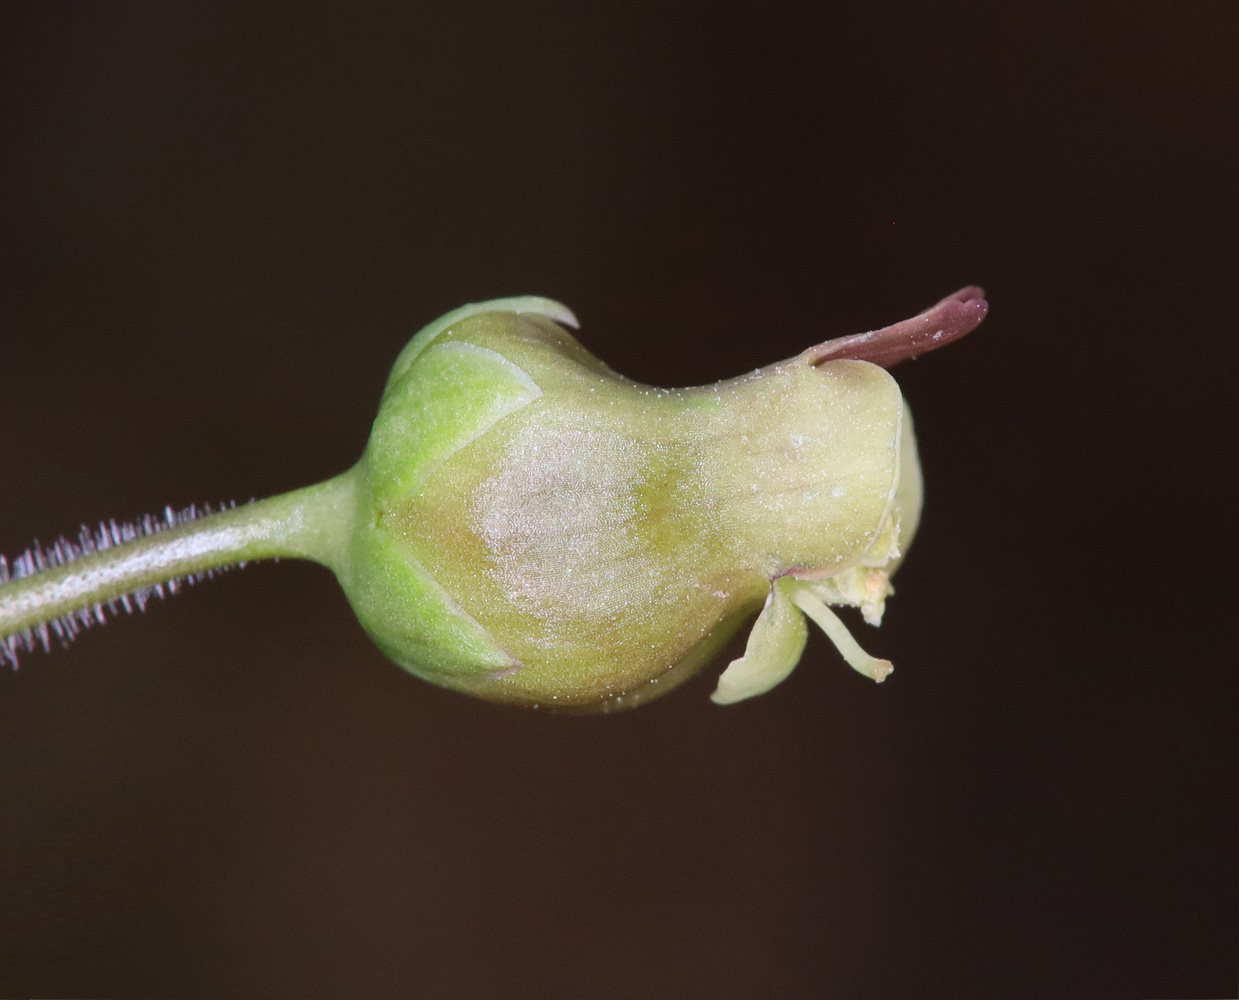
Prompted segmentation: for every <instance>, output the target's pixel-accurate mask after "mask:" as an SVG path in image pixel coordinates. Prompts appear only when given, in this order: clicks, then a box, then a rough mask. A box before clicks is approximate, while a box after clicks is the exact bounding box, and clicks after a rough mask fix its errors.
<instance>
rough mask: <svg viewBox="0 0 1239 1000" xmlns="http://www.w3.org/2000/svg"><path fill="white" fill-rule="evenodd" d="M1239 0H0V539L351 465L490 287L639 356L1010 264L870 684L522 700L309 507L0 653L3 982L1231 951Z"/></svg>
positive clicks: (385, 977)
mask: <svg viewBox="0 0 1239 1000" xmlns="http://www.w3.org/2000/svg"><path fill="white" fill-rule="evenodd" d="M1237 22H1239V8H1236V6H1235V5H1234V4H1232V3H1199V4H1191V5H1186V6H1184V7H1182V8H1180V9H1177V10H1174V11H1172V10H1171V8H1170V7H1169V6H1168V5H1144V4H1139V3H1137V4H1130V3H1124V4H1118V3H1108V4H1107V3H1102V4H1095V5H1081V6H1079V7H1069V8H1065V9H1058V10H1056V11H1054V12H1050V11H1048V10H1046V9H1043V7H1042V5H1040V4H1034V3H1031V2H1023V0H1018V2H1013V3H1007V4H992V5H975V6H974V5H950V4H948V5H945V6H944V5H941V4H934V5H911V4H903V5H900V4H895V5H886V6H883V7H881V8H880V9H872V10H869V11H867V12H865V13H857V11H856V10H855V9H854V8H853V7H852V6H851V5H848V6H846V7H845V6H843V5H840V6H838V7H836V6H834V5H818V4H806V3H801V4H795V3H780V2H767V3H762V4H760V5H759V4H756V3H747V4H746V3H740V4H726V3H724V4H714V5H706V6H703V5H701V4H698V3H692V4H690V3H688V2H685V0H672V2H670V3H651V2H643V0H634V2H629V3H626V4H622V5H615V4H601V5H596V6H588V5H580V4H574V3H568V2H565V0H523V2H521V3H490V4H482V5H478V6H464V5H460V6H453V7H449V6H448V5H444V4H441V5H429V4H416V3H414V4H399V5H396V4H392V5H382V4H380V5H374V6H368V5H367V6H362V7H358V6H354V5H345V4H339V5H325V4H322V5H299V4H287V3H265V4H241V3H211V2H195V0H191V2H185V3H177V4H164V3H129V2H126V3H114V4H92V3H63V2H39V3H37V4H36V3H30V4H24V5H23V4H6V5H4V7H3V10H2V12H0V463H3V465H2V467H3V474H2V475H0V551H2V552H6V553H8V554H9V555H10V557H11V556H13V555H14V554H16V553H17V552H19V551H21V550H22V549H24V548H25V547H26V546H27V545H28V544H30V542H31V541H32V540H33V539H34V538H36V537H37V538H40V539H42V540H44V541H50V540H52V539H53V538H54V537H55V536H57V535H58V534H60V533H62V532H66V533H72V532H74V531H76V527H77V525H78V524H80V523H82V522H94V521H97V520H98V519H101V518H109V517H133V516H135V515H139V514H142V513H145V512H149V511H157V510H161V509H162V507H163V506H164V504H172V505H174V506H184V505H187V504H189V503H191V502H201V501H220V500H227V499H236V500H246V499H249V498H251V497H261V496H266V495H269V494H272V493H276V492H280V491H283V490H287V489H291V488H293V487H297V486H301V485H304V484H307V483H310V482H313V481H317V480H320V479H324V478H326V477H328V476H331V475H333V474H335V473H337V472H339V471H341V470H343V469H344V468H346V467H347V466H349V465H350V464H352V462H353V461H355V460H356V458H357V456H358V455H359V453H360V452H361V449H362V447H363V445H364V443H365V440H366V437H367V434H368V430H369V424H370V421H371V420H372V418H373V414H374V410H375V407H376V403H377V400H378V397H379V393H380V390H381V388H382V385H383V381H384V378H385V376H386V373H387V370H388V367H389V366H390V364H391V362H392V361H393V359H394V358H395V356H396V353H397V352H398V351H399V349H400V347H401V346H402V345H403V344H404V342H405V341H406V340H407V338H408V337H409V336H410V335H411V334H412V333H413V332H414V331H415V330H416V329H417V328H418V327H419V326H421V325H422V324H424V323H426V322H428V321H430V320H432V319H434V318H435V317H436V316H438V315H439V314H440V313H443V312H445V311H446V310H448V309H450V308H453V307H455V306H457V305H460V304H461V303H464V302H468V301H477V300H480V299H486V298H492V297H496V296H503V295H515V294H525V293H534V294H541V295H547V296H551V297H554V298H558V299H561V300H563V301H564V302H566V303H568V304H569V305H570V306H571V307H572V308H573V309H575V310H576V312H577V314H578V315H579V316H580V318H581V320H582V331H581V339H582V341H583V342H584V343H585V344H586V345H587V346H589V347H590V348H591V349H592V350H593V351H595V352H596V353H597V354H598V355H599V356H601V357H602V358H603V359H605V360H606V361H607V362H608V363H609V364H611V365H612V366H613V367H614V368H616V369H617V370H619V371H621V372H623V373H625V374H627V375H629V376H631V377H633V378H637V379H640V380H643V381H646V382H651V383H655V384H659V385H683V384H697V383H702V382H707V381H713V380H715V379H718V378H722V377H727V376H731V375H735V374H739V373H741V372H743V371H746V370H748V369H751V368H753V367H756V366H758V365H761V364H765V363H768V362H771V361H774V360H776V359H779V358H782V357H785V356H790V355H792V354H794V353H796V352H798V351H800V350H801V349H802V348H804V347H806V346H807V345H809V344H811V343H814V342H817V341H819V340H822V339H824V338H826V337H829V336H835V335H840V334H846V333H853V332H858V331H861V330H867V329H872V328H876V327H879V326H882V325H885V324H888V323H891V322H894V321H896V320H900V319H903V318H905V317H907V316H910V315H912V314H913V313H915V312H917V311H919V310H920V309H922V308H924V307H925V306H928V305H930V304H931V303H933V302H935V301H937V300H938V299H939V298H941V297H942V296H944V295H946V294H948V293H950V292H952V291H954V290H955V289H956V288H958V287H960V286H961V285H965V284H969V283H974V282H975V283H979V284H982V285H984V286H985V287H986V289H987V291H988V293H989V298H990V302H991V312H990V317H989V319H988V320H987V321H986V322H985V324H984V325H983V326H982V328H981V329H980V331H979V332H978V333H976V334H974V335H973V336H972V337H970V338H969V339H968V340H966V341H964V342H962V343H960V344H958V345H955V346H952V347H951V348H949V349H948V350H946V351H943V352H941V353H939V354H934V355H931V356H929V357H926V358H924V359H921V360H919V361H916V362H912V363H910V364H905V365H903V366H901V367H900V368H898V369H896V375H897V377H898V378H899V380H900V383H901V385H902V386H903V388H904V391H905V393H906V395H907V397H908V398H909V400H910V403H911V405H912V408H913V410H914V412H915V414H916V417H917V424H918V429H919V435H920V442H921V449H922V459H923V462H924V466H925V471H926V478H927V506H926V514H925V519H924V522H923V524H922V527H921V533H920V535H919V537H918V539H917V542H916V545H915V547H914V549H913V551H912V554H911V557H910V559H909V561H908V562H907V564H906V566H905V567H904V568H903V569H902V571H901V573H900V576H899V579H898V585H899V594H898V596H897V597H896V598H894V599H893V600H892V602H891V603H890V605H889V607H888V611H887V618H886V623H885V624H884V626H883V627H882V629H881V631H879V632H874V631H872V630H868V629H865V628H864V627H863V626H859V628H860V629H861V631H858V633H857V634H858V637H859V638H860V639H861V640H862V642H863V644H864V645H865V646H866V647H867V648H868V649H869V650H870V651H871V652H873V653H875V654H876V655H879V656H885V657H889V658H890V659H892V660H893V661H894V662H895V664H896V666H897V672H896V673H895V675H894V677H893V678H892V679H891V680H890V681H889V682H888V683H887V684H885V685H883V686H882V687H880V688H878V687H875V686H873V685H872V684H871V683H870V682H868V681H865V680H864V679H863V678H861V677H860V676H858V675H857V674H855V673H853V672H852V671H851V670H849V669H848V668H847V667H846V666H845V665H844V664H843V663H842V662H841V661H840V660H839V658H838V656H837V655H836V654H835V652H834V651H833V649H832V648H830V646H829V644H828V643H827V642H826V641H825V640H824V638H823V637H821V636H819V635H814V636H813V638H812V639H811V641H810V646H809V649H808V651H807V653H806V657H805V660H804V661H803V662H802V664H801V667H800V669H798V670H797V671H796V672H795V673H794V674H793V675H792V677H791V678H790V679H789V680H788V681H787V682H786V683H784V684H783V685H782V686H781V687H779V688H777V689H776V690H775V691H773V692H771V693H770V694H769V695H767V696H765V697H762V698H759V699H756V700H754V701H751V702H747V703H744V704H742V705H737V706H735V707H731V708H727V709H721V708H717V707H715V706H714V705H712V704H711V703H710V702H709V700H708V695H709V692H710V691H711V690H712V689H713V683H714V678H715V677H716V675H717V673H718V670H719V667H720V666H721V663H722V662H725V661H726V656H727V655H737V648H736V646H735V644H733V646H732V648H731V649H730V650H729V652H728V654H725V656H724V657H723V658H721V662H720V663H719V664H716V665H714V666H712V667H710V668H708V669H707V670H706V671H705V672H704V673H703V675H702V676H701V677H700V678H698V680H697V681H695V682H694V683H691V684H689V685H687V686H685V687H683V688H681V689H679V690H678V691H676V692H675V693H674V694H672V695H669V696H668V697H667V698H665V699H664V700H661V701H659V702H656V703H654V704H651V705H648V706H647V707H642V708H640V709H638V710H636V711H634V712H632V713H627V714H621V715H617V716H612V717H585V718H565V717H553V716H548V715H544V714H537V713H532V712H522V711H518V710H515V709H511V708H503V707H497V706H492V705H488V704H485V703H481V702H475V701H471V700H468V699H466V698H464V697H461V696H458V695H454V694H450V693H447V692H444V691H441V690H438V689H436V688H433V687H430V686H428V685H427V684H424V683H422V682H420V681H416V680H414V679H412V678H410V677H408V676H407V675H405V674H404V673H403V672H402V671H400V670H399V669H398V668H396V667H395V666H393V665H392V664H391V663H389V662H388V661H386V660H385V659H384V658H383V656H382V655H381V654H380V653H379V652H378V651H377V650H376V649H374V648H373V647H372V646H371V644H370V642H369V641H368V639H367V638H366V636H365V635H364V634H363V633H362V631H361V629H360V628H359V627H358V626H357V625H356V623H355V622H354V620H353V618H352V615H351V613H350V611H349V608H348V606H347V605H346V603H345V601H344V599H343V597H342V595H341V593H340V592H339V589H338V588H337V586H336V584H335V582H334V580H333V579H332V578H331V576H330V575H329V573H327V571H325V570H322V569H320V568H318V567H316V566H312V565H308V564H298V563H289V562H285V563H282V564H279V565H261V566H257V567H253V568H249V569H246V570H245V571H244V572H240V573H231V574H228V575H227V576H225V577H224V578H222V579H219V580H216V581H214V582H212V583H210V584H208V585H203V586H200V587H195V588H193V589H191V590H190V591H189V592H188V593H185V594H183V595H181V596H179V597H177V598H175V599H173V600H170V601H168V602H165V603H160V604H157V606H155V607H153V608H152V609H150V610H149V611H148V612H147V613H146V614H145V615H143V616H141V617H140V618H138V619H129V618H125V619H123V620H119V621H116V622H114V623H113V624H111V625H110V626H109V627H108V628H107V629H106V630H103V631H98V630H96V631H94V632H92V633H90V634H88V635H86V636H84V637H83V638H81V639H79V640H78V641H77V642H76V643H75V644H74V645H73V647H72V648H70V649H68V650H64V651H57V652H55V653H54V654H53V655H50V656H46V655H42V654H38V655H30V656H28V657H26V658H24V659H23V661H22V664H21V669H20V670H19V671H17V672H11V671H0V926H3V927H4V928H5V930H4V931H3V945H2V946H0V994H2V995H5V996H7V995H10V994H12V995H17V994H21V993H23V992H25V993H29V992H34V993H36V994H37V995H41V996H92V997H104V996H108V997H111V996H118V997H119V996H123V997H148V996H149V997H162V996H169V997H171V996H176V997H191V996H212V997H250V996H253V997H311V996H313V997H317V996H323V997H337V996H338V997H345V996H365V997H376V998H385V997H392V998H396V997H401V998H403V997H410V996H427V997H446V998H453V997H487V996H504V997H574V996H588V997H593V998H607V997H630V996H637V995H640V996H653V997H664V996H665V997H697V996H700V997H717V998H724V997H936V996H945V995H953V996H962V997H973V996H976V997H981V996H1002V997H1030V998H1031V997H1037V998H1045V997H1116V998H1117V997H1135V996H1146V997H1222V996H1232V997H1233V996H1234V995H1235V994H1236V992H1237V990H1239V986H1237V985H1236V937H1237V933H1239V927H1237V921H1236V884H1237V871H1236V850H1235V834H1236V820H1237V819H1239V817H1237V815H1236V813H1237V810H1236V801H1237V796H1236V787H1235V784H1236V783H1235V776H1236V768H1235V759H1236V757H1235V744H1234V730H1235V726H1234V719H1235V708H1236V699H1235V695H1236V680H1235V655H1234V652H1235V640H1236V638H1237V637H1236V634H1235V629H1234V610H1233V609H1234V598H1235V596H1236V595H1235V590H1234V586H1233V584H1232V582H1231V580H1230V572H1231V568H1230V566H1229V565H1228V559H1227V552H1228V550H1230V551H1233V550H1231V545H1232V544H1233V542H1232V540H1231V539H1230V535H1231V534H1232V531H1231V527H1230V525H1231V521H1232V520H1233V516H1232V515H1231V513H1230V506H1231V504H1230V500H1229V497H1228V494H1227V493H1224V494H1223V497H1222V499H1221V500H1219V499H1218V498H1217V497H1215V496H1214V495H1213V494H1212V493H1210V492H1209V489H1212V485H1213V484H1215V483H1217V482H1218V481H1219V480H1221V479H1223V478H1224V475H1225V471H1224V470H1225V469H1226V468H1231V469H1232V471H1233V468H1234V464H1235V458H1236V455H1235V441H1236V436H1235V433H1234V427H1233V424H1232V425H1230V427H1229V429H1228V428H1227V426H1226V425H1225V424H1224V423H1223V421H1224V419H1225V417H1227V416H1229V415H1230V411H1231V409H1232V407H1233V400H1232V399H1231V398H1230V397H1231V396H1232V395H1233V393H1232V392H1229V391H1228V392H1227V398H1226V399H1225V400H1223V390H1224V389H1225V390H1229V388H1230V387H1229V383H1230V382H1231V381H1232V380H1233V378H1234V376H1235V372H1236V360H1237V359H1236V352H1235V348H1234V342H1235V329H1234V324H1235V320H1234V309H1233V295H1232V293H1229V292H1226V291H1225V289H1226V288H1233V286H1234V281H1235V278H1234V269H1235V268H1234V265H1235V257H1234V232H1235V224H1236V216H1235V213H1234V207H1235V205H1234V202H1233V200H1232V199H1233V194H1234V192H1233V188H1234V181H1235V177H1236V175H1237V168H1239V162H1237V160H1239V157H1237V156H1236V142H1235V120H1236V110H1237V109H1236V84H1237V83H1239V79H1237V77H1239V73H1237V71H1236V64H1235V60H1234V39H1235V36H1236V29H1237V28H1239V23H1237ZM1223 402H1225V403H1226V404H1227V406H1226V407H1225V409H1223ZM1206 487H1209V489H1206ZM848 620H849V622H850V623H853V624H855V623H857V622H858V621H859V619H858V618H855V617H851V618H849V619H848Z"/></svg>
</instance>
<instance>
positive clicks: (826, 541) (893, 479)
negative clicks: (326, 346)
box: [337, 289, 986, 710]
mask: <svg viewBox="0 0 1239 1000" xmlns="http://www.w3.org/2000/svg"><path fill="white" fill-rule="evenodd" d="M985 308H986V307H985V301H984V299H983V298H981V292H980V290H979V289H965V290H963V291H961V292H959V293H957V294H956V295H955V296H952V297H950V298H948V299H945V300H943V302H942V303H939V304H938V305H937V306H935V307H934V308H933V309H930V310H928V311H927V312H926V313H923V314H921V315H920V316H918V317H916V318H914V319H912V320H908V321H906V322H905V323H902V324H897V325H896V326H894V327H889V328H887V329H885V330H881V331H877V332H875V333H872V334H862V335H859V336H857V337H847V338H840V339H838V340H833V341H828V342H826V343H825V344H821V345H818V346H817V347H814V348H810V349H809V350H807V351H805V352H804V353H803V354H800V355H798V356H796V357H794V358H791V359H790V360H787V361H784V362H781V363H779V364H775V365H771V366H769V367H767V368H763V369H760V370H758V371H755V372H752V373H751V374H748V375H744V376H741V377H740V378H736V379H731V380H729V381H725V382H719V383H717V384H714V385H708V386H701V387H696V388H689V389H674V390H668V389H655V388H651V387H650V386H645V385H641V384H639V383H636V382H633V381H631V380H629V379H626V378H623V377H622V376H620V375H617V374H616V373H615V372H613V371H611V370H610V369H609V368H608V367H606V365H604V364H603V363H602V362H601V361H599V360H598V359H597V358H595V357H594V356H593V355H592V354H590V353H589V352H588V351H587V350H585V348H584V347H582V346H581V345H580V344H579V343H578V342H577V341H576V339H574V338H573V337H572V335H571V334H569V333H568V332H567V330H566V329H565V326H571V327H575V326H576V321H575V319H574V317H573V316H572V314H571V313H570V312H569V311H568V310H567V309H566V308H565V307H563V306H562V305H559V304H558V303H555V302H551V301H549V300H546V299H537V298H520V299H503V300H496V301H493V302H486V303H481V304H478V305H473V306H467V307H465V308H463V309H459V310H457V311H455V312H452V313H449V314H448V315H446V316H444V317H442V318H441V319H439V320H438V321H436V322H434V323H432V324H430V325H429V326H428V327H426V328H425V329H423V330H422V331H421V332H420V333H418V334H417V336H416V337H414V338H413V340H412V341H411V342H410V343H409V345H408V346H407V347H406V348H405V349H404V351H403V352H402V353H401V354H400V356H399V358H398V359H397V361H396V364H395V367H394V368H393V370H392V373H391V376H390V378H389V380H388V383H387V387H386V390H385V392H384V395H383V399H382V403H381V405H380V408H379V413H378V417H377V419H376V420H375V423H374V429H373V432H372V435H371V438H370V441H369V444H368V446H367V449H366V453H365V455H364V456H363V458H362V460H361V463H360V464H359V466H358V468H357V469H356V470H355V476H356V491H355V496H356V508H355V512H354V517H353V523H352V528H351V532H350V534H349V541H348V545H347V557H346V558H344V559H342V560H340V561H339V563H338V564H337V573H338V575H339V576H340V580H341V583H342V585H343V586H344V588H345V591H346V593H347V595H348V597H349V600H350V601H351V603H352V605H353V607H354V609H355V611H356V613H357V616H358V618H359V619H360V621H361V623H362V625H363V626H364V627H365V628H366V630H367V631H368V632H369V633H370V635H371V636H372V637H373V638H374V640H375V641H376V642H377V643H378V645H379V646H380V647H381V648H382V649H383V650H384V652H386V653H387V654H388V655H389V656H390V657H391V658H392V659H394V660H395V661H396V662H397V663H399V664H401V665H402V666H403V667H405V668H406V669H407V670H409V671H410V672H412V673H414V674H416V675H417V676H419V677H422V678H424V679H426V680H428V681H431V682H434V683H436V684H442V685H444V686H446V687H450V688H455V689H457V690H460V691H465V692H468V693H470V694H474V695H479V696H481V697H485V698H489V699H494V700H499V701H507V702H515V703H520V704H528V705H535V706H538V705H541V706H548V707H549V706H554V707H557V708H564V709H577V710H609V709H614V708H619V707H627V706H631V705H635V704H638V703H639V702H641V701H642V700H645V699H648V698H650V697H652V696H655V695H658V694H662V693H664V692H666V691H667V690H670V689H671V688H672V687H674V686H676V685H677V684H679V683H681V682H683V681H684V680H686V679H687V678H688V677H690V676H691V675H692V674H693V673H694V672H695V671H697V670H698V669H699V668H700V667H701V666H702V665H703V664H705V663H706V662H708V661H709V659H710V658H711V657H712V656H713V655H714V654H715V653H716V652H717V651H718V650H719V649H720V647H721V646H722V645H723V644H724V643H725V642H726V640H727V639H728V638H729V637H730V636H732V635H733V634H734V633H735V631H736V630H737V629H738V628H739V627H740V626H741V625H742V624H743V623H744V622H745V620H746V619H748V618H749V617H750V616H751V615H752V614H753V613H754V612H758V611H759V612H760V614H759V616H758V618H757V620H756V623H755V624H754V626H753V629H752V631H751V633H750V635H749V639H748V645H747V647H746V649H745V653H744V656H743V657H742V658H740V659H738V660H736V661H735V662H733V663H732V664H731V665H730V666H729V667H728V668H727V670H726V671H725V672H724V673H723V675H722V677H721V679H720V682H719V686H718V690H717V692H716V693H715V695H714V698H715V700H716V701H719V702H732V701H737V700H740V699H742V698H747V697H750V696H752V695H755V694H759V693H761V692H763V691H766V690H769V689H770V688H771V687H773V686H774V685H775V684H777V683H778V682H779V681H781V680H782V679H783V678H784V677H786V676H787V674H788V673H790V672H791V670H792V668H793V667H794V666H795V665H796V662H797V661H798V660H799V658H800V655H801V653H802V651H803V648H804V645H805V638H806V634H807V630H806V626H805V621H804V616H805V615H808V616H809V617H810V618H812V619H813V620H814V621H816V622H817V623H818V624H819V625H821V626H822V628H823V629H824V630H826V632H827V634H828V635H830V637H831V638H832V640H834V642H835V644H836V645H837V646H838V647H839V649H840V651H841V652H842V653H843V655H844V656H845V658H846V659H847V660H848V661H849V662H850V663H851V664H852V665H853V666H855V667H856V668H857V669H859V670H861V671H862V672H864V673H866V674H868V675H869V676H872V677H873V678H874V679H876V680H881V679H882V678H883V677H884V676H885V675H886V673H888V672H889V670H890V666H889V664H887V663H885V661H879V660H874V659H872V658H871V657H868V656H867V655H866V654H865V653H864V652H862V651H861V650H860V648H859V647H858V646H857V645H856V644H855V642H854V641H853V640H852V639H851V637H850V635H849V634H848V633H847V631H846V629H845V628H844V627H843V625H842V623H840V622H839V620H838V619H837V618H836V617H835V615H834V613H833V612H832V611H830V609H829V605H852V606H856V607H859V608H860V610H861V612H862V614H863V615H864V617H865V619H866V620H867V621H869V622H870V623H872V624H877V623H878V622H879V621H880V620H881V617H882V611H883V605H884V602H885V599H886V597H887V596H888V595H889V594H890V593H891V588H890V583H889V578H890V574H891V573H892V572H893V570H894V569H895V567H896V566H897V565H898V562H899V560H900V558H901V554H902V552H903V551H904V550H905V549H906V548H907V545H908V543H909V542H910V541H911V538H912V535H913V532H914V531H915V529H916V523H917V519H918V517H919V513H920V507H921V477H920V470H919V467H918V464H917V457H916V442H915V437H914V435H913V433H912V424H911V418H910V417H909V414H908V410H907V407H906V405H905V404H904V401H903V398H902V395H901V394H900V391H899V388H898V386H897V385H896V383H895V381H894V379H893V378H892V377H891V376H890V375H889V374H888V373H887V372H886V371H885V369H884V368H883V367H880V365H887V364H893V363H894V362H895V361H898V360H901V359H902V358H905V357H911V356H913V355H915V354H918V353H921V352H923V351H925V350H928V349H930V348H932V347H934V346H938V345H939V344H941V343H945V342H947V341H948V340H951V339H954V338H955V337H958V336H961V335H962V334H963V333H966V332H968V330H970V329H972V328H973V327H975V326H976V325H977V323H979V322H980V320H981V319H982V318H983V317H984V315H985ZM873 362H877V363H873Z"/></svg>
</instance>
